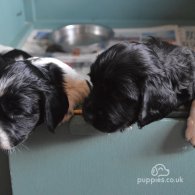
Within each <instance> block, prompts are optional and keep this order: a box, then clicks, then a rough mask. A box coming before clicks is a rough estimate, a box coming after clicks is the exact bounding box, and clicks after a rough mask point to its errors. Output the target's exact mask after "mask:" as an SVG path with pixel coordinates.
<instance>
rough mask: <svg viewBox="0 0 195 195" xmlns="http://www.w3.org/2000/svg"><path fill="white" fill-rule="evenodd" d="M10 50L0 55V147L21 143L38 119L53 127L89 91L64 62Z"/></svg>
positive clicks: (62, 119)
mask: <svg viewBox="0 0 195 195" xmlns="http://www.w3.org/2000/svg"><path fill="white" fill-rule="evenodd" d="M10 52H12V53H7V54H3V55H1V56H0V148H1V149H3V150H10V149H12V148H13V147H15V146H17V145H18V144H20V143H22V142H23V141H24V140H26V139H27V137H28V135H29V134H30V133H31V132H32V130H33V129H34V128H35V127H36V126H37V125H39V124H41V123H46V125H47V127H48V129H49V130H50V131H54V129H55V128H56V127H57V126H58V125H59V124H61V123H62V122H64V121H67V120H69V119H70V118H71V116H72V114H73V109H74V107H75V106H76V105H77V104H79V103H81V102H82V101H83V100H84V98H85V97H86V96H87V95H88V93H89V86H88V84H87V81H86V80H85V79H83V78H81V76H80V75H79V74H77V73H76V72H75V71H74V70H73V69H72V68H71V67H69V66H68V65H66V64H64V63H63V62H61V61H59V60H57V59H54V58H37V57H32V58H28V57H29V55H26V54H25V53H21V52H20V51H17V52H16V51H10ZM16 53H17V55H16ZM18 57H19V59H18ZM25 58H27V59H25Z"/></svg>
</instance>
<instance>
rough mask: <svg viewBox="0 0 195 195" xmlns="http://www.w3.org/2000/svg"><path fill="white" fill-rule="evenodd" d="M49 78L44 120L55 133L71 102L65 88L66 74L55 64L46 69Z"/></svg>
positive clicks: (45, 94) (45, 93)
mask: <svg viewBox="0 0 195 195" xmlns="http://www.w3.org/2000/svg"><path fill="white" fill-rule="evenodd" d="M45 68H46V69H47V71H48V72H47V76H49V80H50V81H49V84H48V85H49V90H47V91H45V92H44V96H45V106H44V108H45V113H44V120H45V123H46V125H47V127H48V129H49V130H50V131H52V132H54V129H55V128H56V127H57V125H58V124H59V123H60V122H61V121H62V120H63V118H64V115H65V114H66V113H67V111H68V107H69V102H68V98H67V94H66V92H65V87H64V73H63V72H62V71H61V69H59V67H57V66H56V65H55V64H52V63H51V64H48V65H47V66H46V67H45Z"/></svg>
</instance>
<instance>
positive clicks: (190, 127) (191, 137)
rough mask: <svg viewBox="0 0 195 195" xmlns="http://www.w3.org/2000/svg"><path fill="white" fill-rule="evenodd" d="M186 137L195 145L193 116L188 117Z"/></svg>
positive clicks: (194, 121) (194, 120)
mask: <svg viewBox="0 0 195 195" xmlns="http://www.w3.org/2000/svg"><path fill="white" fill-rule="evenodd" d="M185 137H186V140H187V141H189V142H190V143H191V144H192V145H193V146H194V147H195V119H193V118H192V117H189V118H188V121H187V129H186V132H185Z"/></svg>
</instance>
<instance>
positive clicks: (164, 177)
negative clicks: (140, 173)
mask: <svg viewBox="0 0 195 195" xmlns="http://www.w3.org/2000/svg"><path fill="white" fill-rule="evenodd" d="M151 175H152V176H153V177H142V178H141V177H140V178H137V184H154V183H183V182H184V179H183V178H182V177H181V176H179V177H169V175H170V170H169V169H168V168H166V166H165V165H164V164H156V165H154V166H153V167H152V169H151Z"/></svg>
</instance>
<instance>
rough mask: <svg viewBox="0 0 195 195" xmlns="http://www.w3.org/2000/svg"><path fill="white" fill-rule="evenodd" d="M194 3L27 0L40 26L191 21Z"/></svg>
mask: <svg viewBox="0 0 195 195" xmlns="http://www.w3.org/2000/svg"><path fill="white" fill-rule="evenodd" d="M24 1H25V0H24ZM28 2H29V1H28ZM29 7H31V8H32V9H31V11H29V10H30V8H29ZM194 7H195V1H193V0H171V1H170V0H162V1H161V0H147V1H146V0H120V1H119V0H98V1H96V0H61V1H60V0H56V1H53V0H31V3H30V4H29V3H26V10H28V13H27V16H28V19H30V20H31V21H33V22H34V24H35V25H37V26H39V27H50V26H54V27H56V26H62V25H63V24H65V23H78V22H89V23H91V22H96V23H101V24H107V25H110V26H114V27H126V26H143V25H144V26H148V25H159V24H167V23H169V24H170V23H180V24H190V23H191V24H192V23H194V22H195V12H194Z"/></svg>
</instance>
